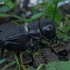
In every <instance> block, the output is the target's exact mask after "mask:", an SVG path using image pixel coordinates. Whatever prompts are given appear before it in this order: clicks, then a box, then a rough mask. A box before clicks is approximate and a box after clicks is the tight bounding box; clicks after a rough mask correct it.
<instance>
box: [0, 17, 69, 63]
mask: <svg viewBox="0 0 70 70" xmlns="http://www.w3.org/2000/svg"><path fill="white" fill-rule="evenodd" d="M24 26H25V25H24V24H22V25H20V26H17V27H16V29H15V28H11V29H12V30H13V31H12V30H11V29H8V30H1V32H0V46H1V47H2V49H1V54H2V58H3V53H4V49H7V50H9V51H16V52H22V51H25V50H27V49H29V50H30V55H31V57H32V62H33V47H34V41H36V42H37V43H38V44H39V45H42V46H45V47H48V45H47V44H44V43H42V39H44V40H46V41H49V42H52V41H54V40H57V36H56V28H55V23H54V22H53V21H52V20H50V19H48V18H44V19H42V20H40V21H38V22H37V21H36V22H32V23H29V24H28V31H26V30H25V29H24ZM15 30H16V31H15ZM17 30H18V31H17ZM49 48H51V49H52V47H51V46H49ZM52 50H53V49H52ZM54 52H55V51H54ZM64 52H66V53H65V54H63V53H60V54H61V56H64V55H65V56H67V55H68V54H67V51H64ZM55 53H56V52H55ZM60 54H58V53H57V55H58V56H59V55H60Z"/></svg>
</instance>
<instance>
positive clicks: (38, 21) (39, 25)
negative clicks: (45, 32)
mask: <svg viewBox="0 0 70 70" xmlns="http://www.w3.org/2000/svg"><path fill="white" fill-rule="evenodd" d="M38 26H39V30H40V39H41V38H42V29H41V26H40V19H39V20H38Z"/></svg>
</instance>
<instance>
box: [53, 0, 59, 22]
mask: <svg viewBox="0 0 70 70" xmlns="http://www.w3.org/2000/svg"><path fill="white" fill-rule="evenodd" d="M57 4H58V0H57V1H56V5H55V9H54V13H53V21H54V19H55V14H56V8H57Z"/></svg>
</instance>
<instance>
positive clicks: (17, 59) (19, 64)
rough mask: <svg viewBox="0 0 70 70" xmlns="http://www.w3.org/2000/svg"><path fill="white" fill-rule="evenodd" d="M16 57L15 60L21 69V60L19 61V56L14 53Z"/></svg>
mask: <svg viewBox="0 0 70 70" xmlns="http://www.w3.org/2000/svg"><path fill="white" fill-rule="evenodd" d="M14 55H15V60H16V63H17V65H18V66H19V67H20V63H19V60H18V58H17V56H16V54H15V53H14Z"/></svg>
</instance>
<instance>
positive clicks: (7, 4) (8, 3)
mask: <svg viewBox="0 0 70 70" xmlns="http://www.w3.org/2000/svg"><path fill="white" fill-rule="evenodd" d="M5 5H6V6H8V7H10V8H11V9H12V8H14V7H15V4H14V3H13V2H12V1H11V0H7V1H6V2H5Z"/></svg>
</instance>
